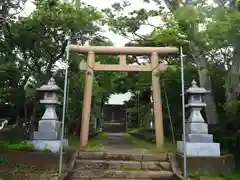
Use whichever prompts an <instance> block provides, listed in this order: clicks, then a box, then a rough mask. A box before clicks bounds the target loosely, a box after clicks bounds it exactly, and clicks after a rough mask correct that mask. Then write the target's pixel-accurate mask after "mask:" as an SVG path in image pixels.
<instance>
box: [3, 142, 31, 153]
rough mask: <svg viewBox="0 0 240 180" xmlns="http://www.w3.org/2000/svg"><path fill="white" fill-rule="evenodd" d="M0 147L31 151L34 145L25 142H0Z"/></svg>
mask: <svg viewBox="0 0 240 180" xmlns="http://www.w3.org/2000/svg"><path fill="white" fill-rule="evenodd" d="M0 149H6V150H18V151H33V150H34V147H33V145H31V144H27V143H25V142H21V143H18V144H8V143H0Z"/></svg>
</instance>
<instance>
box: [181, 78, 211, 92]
mask: <svg viewBox="0 0 240 180" xmlns="http://www.w3.org/2000/svg"><path fill="white" fill-rule="evenodd" d="M185 93H186V94H202V95H204V94H208V93H209V91H207V90H206V89H205V88H202V87H198V86H197V82H196V81H195V80H193V81H192V86H191V87H190V88H188V89H187V90H186V91H185Z"/></svg>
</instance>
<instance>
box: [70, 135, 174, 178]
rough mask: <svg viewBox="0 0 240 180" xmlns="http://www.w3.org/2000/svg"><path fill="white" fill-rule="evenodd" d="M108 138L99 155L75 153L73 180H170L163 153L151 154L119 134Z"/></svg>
mask: <svg viewBox="0 0 240 180" xmlns="http://www.w3.org/2000/svg"><path fill="white" fill-rule="evenodd" d="M108 135H109V138H108V141H107V143H106V144H105V145H104V147H103V149H102V150H103V152H79V153H78V156H77V161H76V165H75V168H74V173H73V179H74V180H80V179H82V180H83V179H84V180H87V179H94V180H116V179H118V180H123V179H129V180H131V179H132V180H137V179H143V180H150V179H151V180H152V179H155V180H157V179H161V180H172V178H173V173H172V170H171V165H170V163H169V159H168V155H167V153H161V154H152V153H150V152H149V151H148V150H147V149H143V148H139V147H137V146H136V145H135V144H133V143H132V142H131V141H130V140H129V139H128V138H127V137H125V136H124V135H122V134H111V133H109V134H108Z"/></svg>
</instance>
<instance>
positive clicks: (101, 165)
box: [76, 159, 171, 171]
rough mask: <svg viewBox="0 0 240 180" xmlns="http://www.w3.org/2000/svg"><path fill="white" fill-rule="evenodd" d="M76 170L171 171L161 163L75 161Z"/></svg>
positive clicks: (168, 164)
mask: <svg viewBox="0 0 240 180" xmlns="http://www.w3.org/2000/svg"><path fill="white" fill-rule="evenodd" d="M76 169H77V170H82V169H108V170H109V169H116V170H157V171H160V170H169V171H170V170H171V165H170V163H169V162H166V161H163V162H160V161H143V162H139V161H116V160H107V161H106V160H86V159H81V160H77V161H76Z"/></svg>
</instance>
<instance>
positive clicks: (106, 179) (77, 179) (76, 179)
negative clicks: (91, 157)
mask: <svg viewBox="0 0 240 180" xmlns="http://www.w3.org/2000/svg"><path fill="white" fill-rule="evenodd" d="M75 180H93V179H92V178H84V179H82V178H75ZM97 180H116V178H98V179H97ZM117 180H126V179H125V178H118V179H117ZM128 180H139V179H132V178H131V179H129V178H128ZM142 180H152V179H142Z"/></svg>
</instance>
